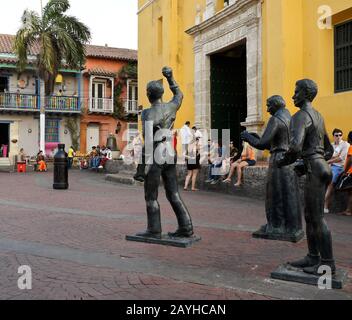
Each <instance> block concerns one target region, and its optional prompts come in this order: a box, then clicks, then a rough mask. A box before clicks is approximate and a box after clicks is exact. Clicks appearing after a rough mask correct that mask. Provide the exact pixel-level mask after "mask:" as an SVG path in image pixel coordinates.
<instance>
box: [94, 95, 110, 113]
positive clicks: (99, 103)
mask: <svg viewBox="0 0 352 320" xmlns="http://www.w3.org/2000/svg"><path fill="white" fill-rule="evenodd" d="M89 111H90V112H99V113H113V112H114V104H113V100H112V99H105V98H91V99H90V101H89Z"/></svg>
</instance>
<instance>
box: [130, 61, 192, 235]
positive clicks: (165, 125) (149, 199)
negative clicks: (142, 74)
mask: <svg viewBox="0 0 352 320" xmlns="http://www.w3.org/2000/svg"><path fill="white" fill-rule="evenodd" d="M162 73H163V75H164V77H165V78H166V79H167V81H168V83H169V86H170V90H171V91H172V93H173V94H174V97H173V98H172V100H171V101H170V102H168V103H165V102H163V101H162V96H163V94H164V88H163V85H162V84H161V83H160V82H159V81H151V82H149V83H148V85H147V96H148V99H149V101H150V103H151V107H150V108H149V109H145V110H143V112H142V115H141V118H142V125H143V137H144V143H145V145H146V144H147V143H148V142H149V143H151V144H152V146H153V148H152V149H153V150H152V151H153V155H151V154H150V152H149V153H148V150H146V147H145V146H144V148H143V162H144V163H142V164H140V165H139V166H138V170H137V174H136V176H135V179H136V180H140V181H143V180H144V190H145V200H146V203H147V214H148V228H147V231H146V232H143V233H139V234H137V236H140V237H149V238H156V239H160V238H161V222H160V206H159V203H158V188H159V184H160V177H162V179H163V182H164V187H165V191H166V197H167V199H168V200H169V202H170V203H171V206H172V208H173V210H174V212H175V214H176V217H177V221H178V229H177V230H176V232H174V233H170V234H169V236H170V237H185V238H187V237H192V236H193V225H192V220H191V216H190V214H189V212H188V210H187V208H186V206H185V204H184V203H183V201H182V199H181V196H180V194H179V191H178V183H177V176H176V162H177V155H176V153H175V151H174V150H173V148H171V149H172V153H170V152H168V155H169V160H170V158H172V159H171V160H172V161H166V162H165V163H163V164H162V163H160V162H159V161H157V160H156V159H155V157H154V156H155V155H157V153H158V149H160V147H161V146H162V144H165V143H169V144H170V142H171V137H172V134H171V130H172V129H173V127H174V123H175V119H176V113H177V111H178V110H179V109H180V107H181V104H182V100H183V94H182V92H181V90H180V88H179V86H178V85H177V83H176V81H175V79H174V77H173V72H172V69H171V68H169V67H165V68H163V70H162ZM151 123H152V127H153V130H152V131H153V132H152V133H153V137H152V136H151V134H149V135H148V134H147V136H146V126H148V125H150V124H151ZM148 139H149V140H148ZM147 140H148V141H147ZM150 140H153V141H150ZM170 145H171V144H170ZM161 149H162V150H164V149H163V148H161ZM169 150H170V148H169ZM150 159H152V160H151V161H152V162H150Z"/></svg>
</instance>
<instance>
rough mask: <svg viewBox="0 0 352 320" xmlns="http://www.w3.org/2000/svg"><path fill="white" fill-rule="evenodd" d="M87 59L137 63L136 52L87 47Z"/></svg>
mask: <svg viewBox="0 0 352 320" xmlns="http://www.w3.org/2000/svg"><path fill="white" fill-rule="evenodd" d="M87 57H92V58H107V59H113V60H128V61H137V59H138V58H137V57H138V52H137V50H132V49H121V48H111V47H103V46H93V45H87Z"/></svg>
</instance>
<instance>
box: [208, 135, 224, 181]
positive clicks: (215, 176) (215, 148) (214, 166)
mask: <svg viewBox="0 0 352 320" xmlns="http://www.w3.org/2000/svg"><path fill="white" fill-rule="evenodd" d="M223 154H224V148H223V147H220V144H219V143H217V142H214V143H213V145H212V146H211V150H210V156H209V163H210V164H211V165H210V168H209V175H208V180H206V181H205V183H210V184H217V183H218V182H219V181H220V178H221V170H220V169H221V167H222V162H223V161H224V157H223Z"/></svg>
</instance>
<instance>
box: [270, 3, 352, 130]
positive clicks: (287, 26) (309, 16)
mask: <svg viewBox="0 0 352 320" xmlns="http://www.w3.org/2000/svg"><path fill="white" fill-rule="evenodd" d="M322 5H328V6H330V7H331V9H332V14H333V19H332V20H333V23H340V22H342V21H344V20H349V19H352V10H349V11H346V10H347V9H351V8H352V3H351V1H350V0H309V1H306V0H270V1H268V0H265V1H264V3H263V101H264V104H265V99H266V98H267V97H268V96H270V95H272V94H281V95H282V96H283V97H284V98H285V99H286V102H287V104H288V107H289V109H290V111H291V112H296V111H297V109H296V108H295V107H294V106H293V103H292V98H291V97H292V95H293V92H294V87H295V82H296V80H298V79H302V78H311V79H313V80H315V81H316V82H317V84H318V86H319V95H318V97H317V99H316V100H315V102H314V105H315V107H316V108H317V109H318V110H319V111H320V112H321V113H322V115H323V116H324V117H325V122H326V127H327V130H328V132H329V133H331V132H332V130H333V129H334V128H336V127H337V128H340V129H342V130H343V131H344V133H345V135H347V134H348V132H349V131H350V130H352V126H351V125H350V122H351V119H352V107H351V106H352V91H349V92H346V93H337V94H335V93H334V89H335V87H334V31H333V29H330V30H327V29H324V30H321V29H319V28H318V25H317V22H318V19H319V16H320V14H319V13H318V8H319V7H320V6H322ZM263 114H265V111H264V112H263ZM266 119H267V116H266Z"/></svg>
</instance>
